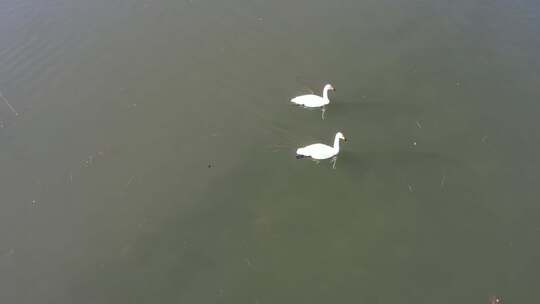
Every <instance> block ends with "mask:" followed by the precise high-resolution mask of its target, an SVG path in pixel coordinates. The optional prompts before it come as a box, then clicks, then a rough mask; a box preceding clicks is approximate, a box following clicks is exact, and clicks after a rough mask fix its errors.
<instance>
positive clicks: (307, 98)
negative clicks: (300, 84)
mask: <svg viewBox="0 0 540 304" xmlns="http://www.w3.org/2000/svg"><path fill="white" fill-rule="evenodd" d="M329 90H332V91H335V89H334V87H333V86H332V85H331V84H327V85H325V86H324V89H323V96H322V97H321V96H318V95H313V94H309V95H302V96H298V97H295V98H293V99H291V102H292V103H295V104H297V105H300V106H304V107H306V108H320V107H322V119H324V112H325V111H326V108H325V107H324V106H325V105H327V104H329V103H330V99H328V91H329Z"/></svg>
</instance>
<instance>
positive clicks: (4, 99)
mask: <svg viewBox="0 0 540 304" xmlns="http://www.w3.org/2000/svg"><path fill="white" fill-rule="evenodd" d="M0 98H2V100H3V101H4V103H5V104H6V105H7V106H8V107H9V109H10V110H11V112H13V114H15V116H19V113H17V111H16V110H15V108H14V107H13V106H12V105H11V104H10V103H9V101H8V100H7V98H5V97H4V94H2V92H0Z"/></svg>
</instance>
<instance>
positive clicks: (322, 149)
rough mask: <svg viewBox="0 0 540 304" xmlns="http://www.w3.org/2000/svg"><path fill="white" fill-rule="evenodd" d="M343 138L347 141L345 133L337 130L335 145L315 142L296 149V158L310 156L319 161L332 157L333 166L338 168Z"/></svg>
mask: <svg viewBox="0 0 540 304" xmlns="http://www.w3.org/2000/svg"><path fill="white" fill-rule="evenodd" d="M340 139H343V140H344V141H347V139H346V138H345V136H343V133H341V132H337V133H336V136H335V137H334V146H333V147H330V146H328V145H324V144H313V145H309V146H306V147H303V148H299V149H297V150H296V158H297V159H300V158H306V157H310V158H312V159H314V160H315V161H316V162H317V163H318V162H319V160H321V159H329V158H332V163H333V166H332V167H333V168H336V161H337V155H338V153H339V140H340Z"/></svg>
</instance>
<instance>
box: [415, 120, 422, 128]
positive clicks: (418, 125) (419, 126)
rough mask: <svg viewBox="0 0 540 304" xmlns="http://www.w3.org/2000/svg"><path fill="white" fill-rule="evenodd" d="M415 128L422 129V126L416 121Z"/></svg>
mask: <svg viewBox="0 0 540 304" xmlns="http://www.w3.org/2000/svg"><path fill="white" fill-rule="evenodd" d="M416 126H417V127H418V129H422V125H421V124H420V122H419V121H418V120H417V121H416Z"/></svg>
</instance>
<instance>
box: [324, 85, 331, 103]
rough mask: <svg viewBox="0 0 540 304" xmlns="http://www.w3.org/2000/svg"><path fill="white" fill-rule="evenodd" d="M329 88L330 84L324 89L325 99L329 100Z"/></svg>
mask: <svg viewBox="0 0 540 304" xmlns="http://www.w3.org/2000/svg"><path fill="white" fill-rule="evenodd" d="M328 90H330V88H329V87H328V86H326V87H324V90H323V92H322V95H323V98H324V99H325V100H328Z"/></svg>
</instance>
